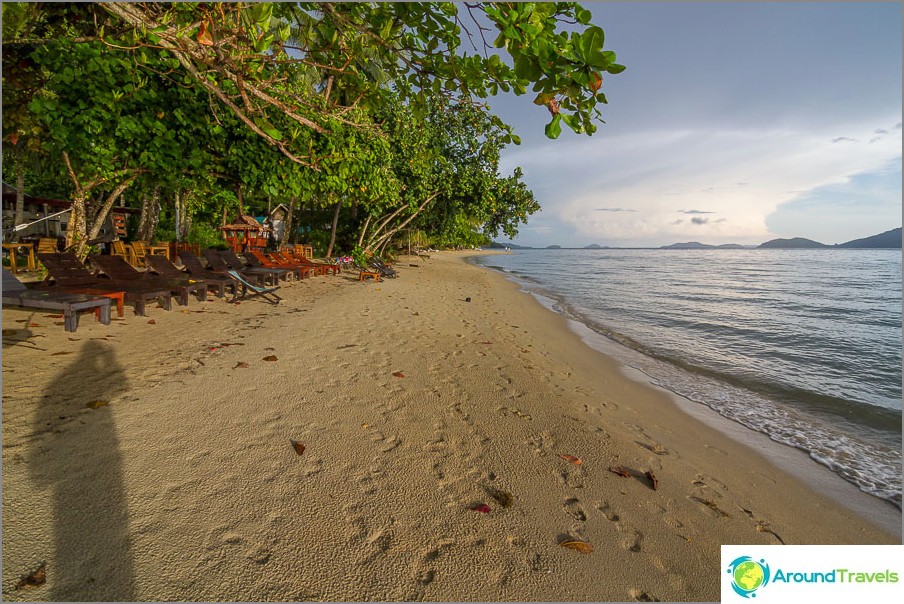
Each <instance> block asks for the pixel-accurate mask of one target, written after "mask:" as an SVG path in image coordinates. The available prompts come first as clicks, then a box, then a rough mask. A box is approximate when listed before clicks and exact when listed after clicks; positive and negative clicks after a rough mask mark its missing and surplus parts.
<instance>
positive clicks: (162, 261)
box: [147, 254, 235, 298]
mask: <svg viewBox="0 0 904 604" xmlns="http://www.w3.org/2000/svg"><path fill="white" fill-rule="evenodd" d="M147 263H148V270H151V271H153V272H154V273H156V274H157V275H159V276H161V277H164V278H166V279H169V280H171V281H178V280H183V281H184V282H185V283H188V284H191V283H203V284H204V285H206V286H207V289H208V291H213V292H214V293H215V294H216V296H217V298H224V297H225V296H226V288H227V287H235V284H234V282H233V281H232V279H229V278H228V277H220V276H217V275H214V274H209V275H202V276H197V277H196V276H195V275H194V274H189V273H187V272H183V271H181V270H179V269H178V268H177V267H176V265H175V264H173V263H172V262H170V261H169V260H167V259H166V257H165V256H156V255H153V254H152V255H150V256H148V257H147ZM202 270H203V267H202Z"/></svg>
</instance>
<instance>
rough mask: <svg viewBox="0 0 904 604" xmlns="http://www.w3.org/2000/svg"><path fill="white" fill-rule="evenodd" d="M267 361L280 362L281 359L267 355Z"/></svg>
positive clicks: (265, 358)
mask: <svg viewBox="0 0 904 604" xmlns="http://www.w3.org/2000/svg"><path fill="white" fill-rule="evenodd" d="M264 360H265V361H278V360H279V359H278V358H277V356H276V355H275V354H271V355H267V356H265V357H264Z"/></svg>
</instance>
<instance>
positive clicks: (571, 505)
mask: <svg viewBox="0 0 904 604" xmlns="http://www.w3.org/2000/svg"><path fill="white" fill-rule="evenodd" d="M562 509H564V510H565V513H566V514H568V515H569V516H571V517H572V518H574V519H575V520H577V521H578V522H584V521H586V520H587V513H586V512H585V511H584V506H582V505H581V502H580V500H579V499H578V498H576V497H571V498H569V499H566V500H565V502H564V503H563V504H562Z"/></svg>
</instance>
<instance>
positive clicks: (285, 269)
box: [221, 250, 307, 281]
mask: <svg viewBox="0 0 904 604" xmlns="http://www.w3.org/2000/svg"><path fill="white" fill-rule="evenodd" d="M221 255H222V256H223V260H225V261H226V263H227V264H229V267H230V268H232V269H237V267H243V268H244V269H245V270H256V271H273V272H274V274H276V275H278V276H279V277H280V278H281V279H283V280H285V281H289V280H290V279H292V278H293V277H294V278H295V279H302V278H303V277H304V276H305V274H306V273H307V271H303V270H301V269H300V268H298V267H295V266H281V265H278V264H276V263H275V262H272V261H271V260H270V259H269V258H267V257H266V256H264V254H262V253H261V252H258V251H255V250H251V251H249V252H247V253H246V254H245V259H246V260H248V265H247V266H245V265H244V264H242V261H241V260H240V259H239V257H238V256H236V255H235V252H233V251H225V252H221ZM261 259H263V261H262V260H261Z"/></svg>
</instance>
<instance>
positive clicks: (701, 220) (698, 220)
mask: <svg viewBox="0 0 904 604" xmlns="http://www.w3.org/2000/svg"><path fill="white" fill-rule="evenodd" d="M708 222H709V218H700V217H699V216H694V217H693V218H691V223H692V224H706V223H708Z"/></svg>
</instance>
